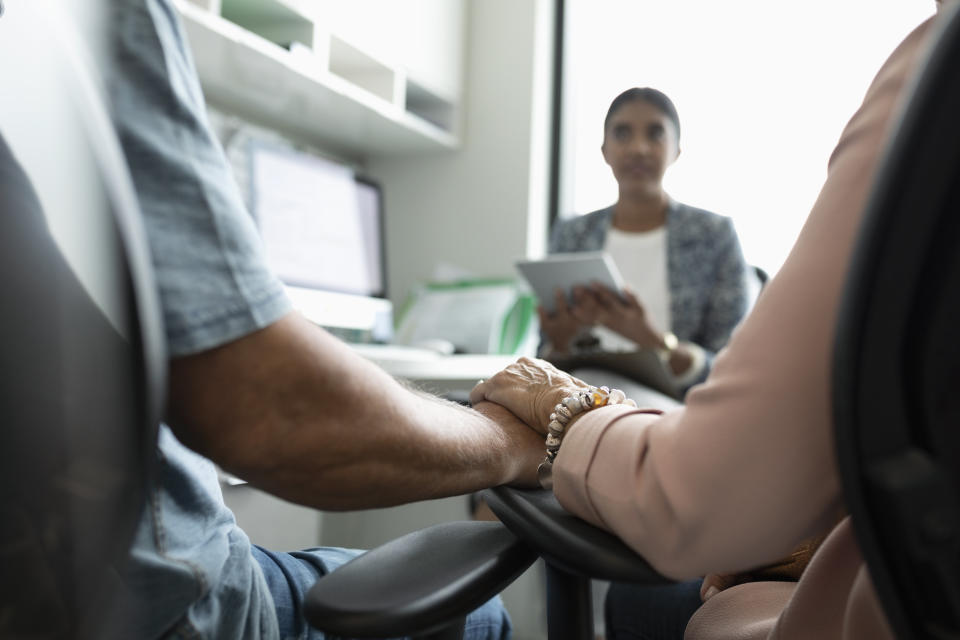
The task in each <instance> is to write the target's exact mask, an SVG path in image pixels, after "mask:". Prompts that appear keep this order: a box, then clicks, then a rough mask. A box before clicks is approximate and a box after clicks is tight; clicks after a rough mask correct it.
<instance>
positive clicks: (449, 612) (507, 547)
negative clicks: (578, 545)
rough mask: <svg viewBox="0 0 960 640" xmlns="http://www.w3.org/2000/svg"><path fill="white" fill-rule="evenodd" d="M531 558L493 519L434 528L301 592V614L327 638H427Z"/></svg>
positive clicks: (533, 557)
mask: <svg viewBox="0 0 960 640" xmlns="http://www.w3.org/2000/svg"><path fill="white" fill-rule="evenodd" d="M536 558H537V555H536V553H535V552H534V551H533V550H532V549H531V548H530V547H529V546H528V545H527V544H525V543H523V542H521V541H520V540H519V539H518V538H517V537H516V536H515V535H513V534H512V533H511V532H510V531H509V530H507V529H506V528H505V527H504V526H503V525H501V524H500V523H499V522H447V523H443V524H438V525H435V526H432V527H428V528H426V529H423V530H420V531H415V532H414V533H410V534H407V535H405V536H403V537H401V538H397V539H396V540H392V541H390V542H388V543H386V544H384V545H382V546H380V547H377V548H375V549H372V550H370V551H368V552H366V553H365V554H363V555H361V556H358V557H357V558H355V559H353V560H351V561H350V562H348V563H346V564H345V565H343V566H342V567H340V568H339V569H337V570H336V571H333V572H331V573H330V574H328V575H326V576H324V577H323V578H321V579H320V580H319V581H317V583H316V584H315V585H314V586H313V587H312V588H311V589H310V591H309V593H308V594H307V598H306V601H305V603H304V615H305V616H306V618H307V620H308V621H309V622H310V624H311V625H313V626H314V627H316V628H318V629H320V630H322V631H324V632H326V633H328V634H331V635H338V636H344V637H351V638H353V637H376V638H382V637H393V636H400V635H417V636H419V635H427V634H430V633H433V632H435V631H437V630H441V629H443V628H445V627H447V626H449V625H450V624H451V623H454V622H456V621H457V620H462V619H463V618H464V617H465V616H466V615H467V614H468V613H469V612H471V611H473V610H474V609H476V608H477V607H479V606H480V605H482V604H483V603H484V602H486V601H487V600H489V599H490V598H492V597H493V596H495V595H496V594H498V593H499V592H500V591H502V590H503V588H504V587H506V586H507V585H509V584H510V583H511V582H513V580H515V579H516V578H517V577H518V576H519V575H520V574H521V573H523V572H524V571H525V570H526V569H527V567H529V566H530V565H531V564H533V561H534V560H536Z"/></svg>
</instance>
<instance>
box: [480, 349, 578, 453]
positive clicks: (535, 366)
mask: <svg viewBox="0 0 960 640" xmlns="http://www.w3.org/2000/svg"><path fill="white" fill-rule="evenodd" d="M587 388H589V385H587V383H585V382H583V381H582V380H579V379H577V378H574V377H573V376H571V375H569V374H567V373H564V372H563V371H560V370H559V369H557V368H556V367H554V366H553V365H552V364H550V363H549V362H547V361H545V360H534V359H531V358H520V359H519V360H517V361H516V362H515V363H513V364H511V365H509V366H508V367H507V368H506V369H504V370H502V371H500V372H499V373H497V374H496V375H494V376H493V377H492V378H490V379H489V380H485V381H483V382H481V383H480V384H478V385H477V386H476V387H474V388H473V391H471V392H470V402H471V403H472V404H473V405H474V406H477V405H478V404H479V403H481V402H484V401H489V402H495V403H497V404H499V405H501V406H502V407H504V408H506V409H507V410H508V411H510V413H512V414H513V415H515V416H516V417H517V418H519V419H520V420H522V421H523V422H524V423H526V424H527V425H528V426H530V427H532V428H534V429H536V430H537V431H539V432H540V433H542V434H546V433H547V424H548V423H549V422H550V413H551V412H552V411H553V408H554V406H556V404H557V403H558V402H560V400H562V399H563V398H564V397H566V396H569V395H571V394H572V393H575V392H577V391H581V390H584V389H587Z"/></svg>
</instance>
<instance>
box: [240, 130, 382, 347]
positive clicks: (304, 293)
mask: <svg viewBox="0 0 960 640" xmlns="http://www.w3.org/2000/svg"><path fill="white" fill-rule="evenodd" d="M250 186H251V198H250V200H251V208H252V212H253V215H254V218H255V219H256V222H257V225H258V227H259V229H260V234H261V236H262V238H263V243H264V247H265V249H266V254H267V259H268V260H269V262H270V264H271V266H272V267H273V269H274V270H275V271H276V273H277V275H278V276H279V277H280V279H281V280H282V281H283V282H284V284H285V285H286V286H287V290H288V293H289V294H290V296H291V298H292V299H293V300H294V304H295V305H296V306H297V307H298V308H299V309H300V310H301V312H303V313H304V314H305V315H307V316H308V317H310V319H312V320H314V321H315V322H317V323H318V324H321V325H323V326H326V327H328V328H340V329H346V330H355V331H360V332H364V331H367V332H370V335H355V336H354V335H348V336H346V337H348V338H355V339H356V340H359V341H367V339H372V340H374V341H378V342H379V341H387V340H389V338H390V331H391V328H392V315H391V308H390V303H389V301H388V300H386V295H387V278H386V264H385V255H386V252H385V241H384V226H383V194H382V191H381V189H380V187H379V185H378V184H377V183H376V182H374V181H372V180H370V179H368V178H364V177H360V176H357V175H356V174H355V173H354V171H353V170H351V169H350V168H349V167H346V166H344V165H341V164H338V163H336V162H332V161H330V160H326V159H324V158H321V157H319V156H316V155H313V154H309V153H305V152H301V151H297V150H295V149H292V148H289V147H284V146H281V145H279V144H273V143H265V142H259V141H255V142H251V145H250ZM384 316H386V317H384Z"/></svg>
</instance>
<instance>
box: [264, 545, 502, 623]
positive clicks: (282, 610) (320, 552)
mask: <svg viewBox="0 0 960 640" xmlns="http://www.w3.org/2000/svg"><path fill="white" fill-rule="evenodd" d="M251 549H252V554H253V558H254V560H256V561H257V563H258V564H259V565H260V568H261V569H263V575H264V578H266V581H267V586H269V588H270V593H271V594H272V595H273V601H274V604H275V606H276V609H277V621H278V623H279V626H280V637H281V638H283V640H287V639H292V638H297V639H298V640H323V638H324V635H323V633H321V632H320V631H317V630H315V629H312V628H310V626H309V625H307V622H306V620H305V619H304V618H303V614H302V613H301V610H302V607H303V599H304V597H305V595H306V593H307V591H309V590H310V587H312V586H313V583H315V582H316V581H317V579H318V578H319V577H320V576H323V575H325V574H327V573H329V572H331V571H333V570H334V569H336V568H337V567H339V566H340V565H342V564H344V563H345V562H347V561H349V560H351V559H353V558H354V557H356V556H358V555H360V554H361V553H363V551H361V550H358V549H337V548H332V547H317V548H313V549H304V550H303V551H292V552H289V553H284V552H277V551H269V550H267V549H264V548H263V547H258V546H257V545H252V547H251ZM511 630H512V626H511V624H510V617H509V616H508V615H507V611H506V609H504V608H503V604H502V603H501V602H500V598H499V597H496V598H493V599H492V600H489V601H487V602H486V603H485V604H484V605H482V606H481V607H479V608H478V609H476V610H475V611H473V612H472V613H471V614H470V615H468V616H467V622H466V626H465V627H464V631H463V638H464V640H509V638H510V635H511Z"/></svg>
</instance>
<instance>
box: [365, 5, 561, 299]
mask: <svg viewBox="0 0 960 640" xmlns="http://www.w3.org/2000/svg"><path fill="white" fill-rule="evenodd" d="M552 13H553V3H552V2H550V0H469V1H468V2H467V4H466V34H465V37H466V45H467V46H466V60H465V69H464V71H465V73H464V78H465V84H464V87H463V95H462V103H461V117H462V119H463V120H462V127H461V129H460V131H461V138H462V144H461V148H460V149H459V150H458V151H454V152H449V153H441V154H436V155H431V156H422V157H406V158H391V159H379V160H377V159H373V160H371V161H370V162H369V163H368V166H367V170H368V171H369V172H370V174H371V175H373V176H374V177H376V178H378V179H379V180H380V181H381V182H382V183H383V187H384V195H385V201H386V207H387V209H386V212H387V233H388V243H387V256H388V269H389V274H390V277H389V286H390V290H391V298H392V299H393V301H394V302H395V303H399V302H400V301H402V299H403V297H404V296H405V295H406V293H407V292H408V291H409V290H410V287H411V286H412V285H413V284H415V283H416V282H418V281H422V280H424V279H428V278H430V277H431V276H432V274H433V272H434V268H435V266H436V265H437V264H438V263H446V264H450V265H454V266H456V267H459V268H462V269H465V270H467V271H469V272H472V273H474V274H476V275H478V276H511V275H513V274H514V271H513V262H514V261H515V260H516V259H518V258H521V257H525V256H528V255H533V254H537V253H542V252H543V243H544V241H543V238H544V235H545V233H546V227H547V188H548V181H547V166H548V159H549V148H548V140H549V136H548V132H549V126H550V118H549V114H550V112H549V108H550V72H551V48H552V37H553V24H552V18H553V15H552Z"/></svg>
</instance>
